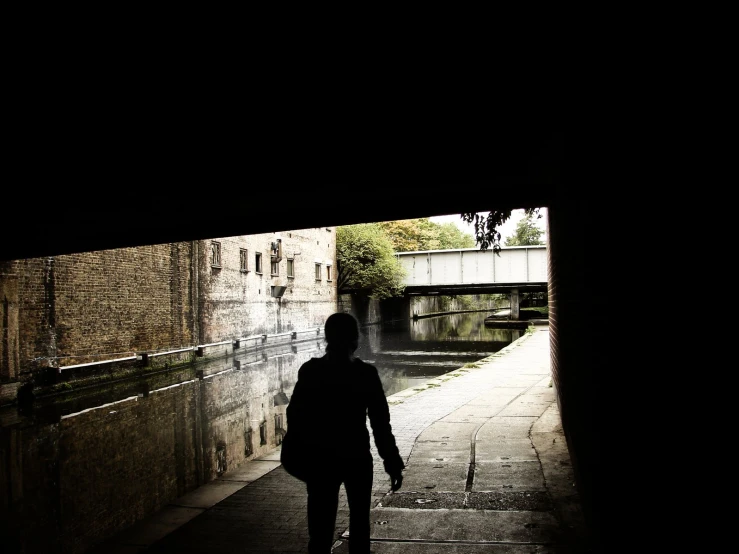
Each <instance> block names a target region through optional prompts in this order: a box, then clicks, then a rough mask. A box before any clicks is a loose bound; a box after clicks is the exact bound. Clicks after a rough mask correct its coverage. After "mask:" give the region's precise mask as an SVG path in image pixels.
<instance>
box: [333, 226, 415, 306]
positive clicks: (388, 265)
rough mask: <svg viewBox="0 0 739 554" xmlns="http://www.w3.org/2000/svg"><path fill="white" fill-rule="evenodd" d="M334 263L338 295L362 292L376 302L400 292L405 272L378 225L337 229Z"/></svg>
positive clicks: (385, 234) (398, 294) (388, 240)
mask: <svg viewBox="0 0 739 554" xmlns="http://www.w3.org/2000/svg"><path fill="white" fill-rule="evenodd" d="M336 263H337V267H338V273H337V275H338V289H339V293H345V292H350V291H357V290H363V291H367V292H368V294H369V296H370V297H372V298H377V299H380V300H382V299H384V298H390V297H392V296H400V295H402V293H403V289H404V288H405V287H404V285H403V280H404V278H405V270H404V269H403V267H402V266H401V265H400V262H399V261H398V259H397V257H396V256H395V251H394V249H393V243H392V241H391V240H390V238H389V237H388V235H387V233H386V232H385V231H384V230H383V228H382V227H381V226H380V224H377V223H360V224H358V225H346V226H342V227H337V229H336Z"/></svg>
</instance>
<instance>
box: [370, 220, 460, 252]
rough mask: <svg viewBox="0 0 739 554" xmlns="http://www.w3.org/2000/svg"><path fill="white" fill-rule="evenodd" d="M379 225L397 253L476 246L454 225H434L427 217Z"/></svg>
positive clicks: (384, 222) (385, 222) (386, 222)
mask: <svg viewBox="0 0 739 554" xmlns="http://www.w3.org/2000/svg"><path fill="white" fill-rule="evenodd" d="M379 225H380V227H381V228H382V229H383V230H384V231H385V232H386V233H387V234H388V236H389V237H390V240H391V241H392V243H393V247H394V248H395V251H396V252H413V251H415V250H446V249H451V248H471V247H473V246H474V245H475V240H474V239H473V238H472V236H470V235H468V234H466V233H464V232H463V231H462V230H461V229H459V227H457V226H456V225H454V223H444V224H439V223H434V222H433V221H431V220H429V219H428V218H427V217H422V218H418V219H402V220H398V221H383V222H381V223H379Z"/></svg>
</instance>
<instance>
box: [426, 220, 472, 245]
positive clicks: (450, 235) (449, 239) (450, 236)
mask: <svg viewBox="0 0 739 554" xmlns="http://www.w3.org/2000/svg"><path fill="white" fill-rule="evenodd" d="M434 225H439V224H438V223H435V224H434ZM473 246H475V239H474V238H472V235H469V234H467V233H465V232H464V231H462V229H460V228H459V227H457V226H456V225H455V224H454V223H442V224H441V225H439V248H440V249H442V250H447V249H451V248H472V247H473Z"/></svg>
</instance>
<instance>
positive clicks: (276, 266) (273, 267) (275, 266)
mask: <svg viewBox="0 0 739 554" xmlns="http://www.w3.org/2000/svg"><path fill="white" fill-rule="evenodd" d="M270 273H271V274H272V277H277V276H278V275H279V274H280V262H278V261H277V258H272V260H271V263H270Z"/></svg>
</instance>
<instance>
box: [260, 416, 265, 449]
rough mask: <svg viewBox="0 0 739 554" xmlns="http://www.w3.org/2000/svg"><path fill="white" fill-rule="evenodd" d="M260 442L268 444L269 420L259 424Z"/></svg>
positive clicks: (261, 444) (262, 444)
mask: <svg viewBox="0 0 739 554" xmlns="http://www.w3.org/2000/svg"><path fill="white" fill-rule="evenodd" d="M259 444H260V446H264V445H265V444H267V422H266V421H263V422H262V423H260V424H259Z"/></svg>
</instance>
